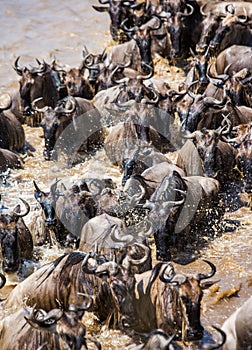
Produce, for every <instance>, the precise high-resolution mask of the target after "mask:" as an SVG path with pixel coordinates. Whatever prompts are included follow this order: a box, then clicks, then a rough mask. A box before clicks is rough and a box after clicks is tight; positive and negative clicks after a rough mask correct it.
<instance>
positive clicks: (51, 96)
mask: <svg viewBox="0 0 252 350" xmlns="http://www.w3.org/2000/svg"><path fill="white" fill-rule="evenodd" d="M19 58H20V56H19V57H18V58H17V59H16V61H15V63H14V69H15V71H16V72H17V73H18V75H20V76H21V79H20V81H19V84H20V88H19V93H20V98H21V105H22V107H23V109H24V113H25V114H26V115H30V114H31V113H32V106H31V104H32V101H33V100H35V99H37V98H41V97H42V102H41V104H42V105H41V107H43V106H51V107H55V105H56V103H57V100H58V91H57V85H56V82H55V79H54V77H53V74H52V69H51V67H50V65H48V64H47V63H46V62H45V61H43V63H40V62H39V61H38V62H39V63H40V65H39V67H38V68H31V69H28V68H27V67H22V68H21V67H20V66H19V65H18V61H19Z"/></svg>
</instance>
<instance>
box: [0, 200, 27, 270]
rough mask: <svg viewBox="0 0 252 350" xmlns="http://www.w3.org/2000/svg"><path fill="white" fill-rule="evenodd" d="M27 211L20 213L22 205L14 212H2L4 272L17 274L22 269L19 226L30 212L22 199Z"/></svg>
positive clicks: (0, 219) (0, 216)
mask: <svg viewBox="0 0 252 350" xmlns="http://www.w3.org/2000/svg"><path fill="white" fill-rule="evenodd" d="M20 199H21V200H22V202H23V203H24V205H25V207H26V210H25V212H23V213H21V212H20V205H17V206H16V207H15V208H14V209H13V210H12V211H7V212H6V213H5V210H1V211H0V239H1V249H2V268H3V271H4V272H15V271H17V270H18V269H19V267H20V262H21V259H20V247H19V234H21V232H20V230H19V226H20V225H21V223H20V220H22V217H24V216H25V215H27V214H28V213H29V211H30V206H29V204H28V203H27V202H26V201H25V200H24V199H22V198H20Z"/></svg>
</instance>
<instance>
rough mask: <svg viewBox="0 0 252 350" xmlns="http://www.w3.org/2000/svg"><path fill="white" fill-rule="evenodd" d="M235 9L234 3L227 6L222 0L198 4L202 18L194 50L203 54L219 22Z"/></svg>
mask: <svg viewBox="0 0 252 350" xmlns="http://www.w3.org/2000/svg"><path fill="white" fill-rule="evenodd" d="M234 11H235V9H234V5H231V6H229V4H226V3H225V2H224V1H216V2H214V3H210V2H204V3H203V4H202V5H201V6H200V12H201V14H202V16H203V20H202V22H201V23H200V27H201V34H200V38H199V41H198V43H197V45H196V51H197V53H199V54H203V53H204V52H205V51H206V50H207V47H208V45H209V43H210V41H211V40H212V39H213V38H214V36H215V32H216V30H217V29H218V28H219V26H220V25H221V22H222V21H223V20H224V19H225V18H226V17H227V16H228V15H230V14H233V13H234Z"/></svg>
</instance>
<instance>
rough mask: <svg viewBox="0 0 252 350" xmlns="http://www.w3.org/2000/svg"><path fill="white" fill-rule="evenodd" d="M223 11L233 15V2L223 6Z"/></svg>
mask: <svg viewBox="0 0 252 350" xmlns="http://www.w3.org/2000/svg"><path fill="white" fill-rule="evenodd" d="M225 11H226V13H230V14H231V15H233V14H234V13H235V8H234V5H233V4H227V5H226V6H225Z"/></svg>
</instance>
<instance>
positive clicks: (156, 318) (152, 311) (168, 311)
mask: <svg viewBox="0 0 252 350" xmlns="http://www.w3.org/2000/svg"><path fill="white" fill-rule="evenodd" d="M204 261H205V262H206V263H207V264H208V265H209V266H210V268H211V271H210V273H208V274H205V273H199V274H197V275H194V276H188V275H184V274H177V273H175V271H174V267H173V265H172V264H170V263H158V264H157V265H156V266H155V267H154V268H153V269H152V270H150V271H146V272H144V273H141V274H135V275H133V274H132V273H131V272H128V271H127V269H126V268H124V267H122V266H119V265H115V264H114V263H113V264H112V263H105V264H102V265H100V266H98V267H97V269H96V270H95V271H94V273H95V274H96V275H98V276H100V277H102V276H104V277H103V278H105V279H108V283H109V285H110V288H111V291H112V296H113V299H114V300H115V304H116V307H117V309H118V312H119V314H120V322H119V324H120V325H121V327H122V328H127V329H134V330H135V331H137V332H150V331H152V330H153V329H156V328H161V329H162V330H164V331H165V332H167V333H168V334H169V335H173V334H176V339H182V340H184V341H187V340H188V341H189V340H198V339H201V338H202V336H203V331H204V329H203V327H202V325H201V324H200V304H201V299H202V296H203V291H202V289H203V288H204V287H205V284H204V282H203V283H201V281H202V280H203V279H207V278H211V277H212V276H213V275H214V274H215V272H216V268H215V266H214V265H213V264H212V263H211V262H209V261H206V260H204ZM106 276H107V277H106ZM210 284H211V283H209V284H207V285H208V286H209V285H210ZM207 285H206V286H207Z"/></svg>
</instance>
